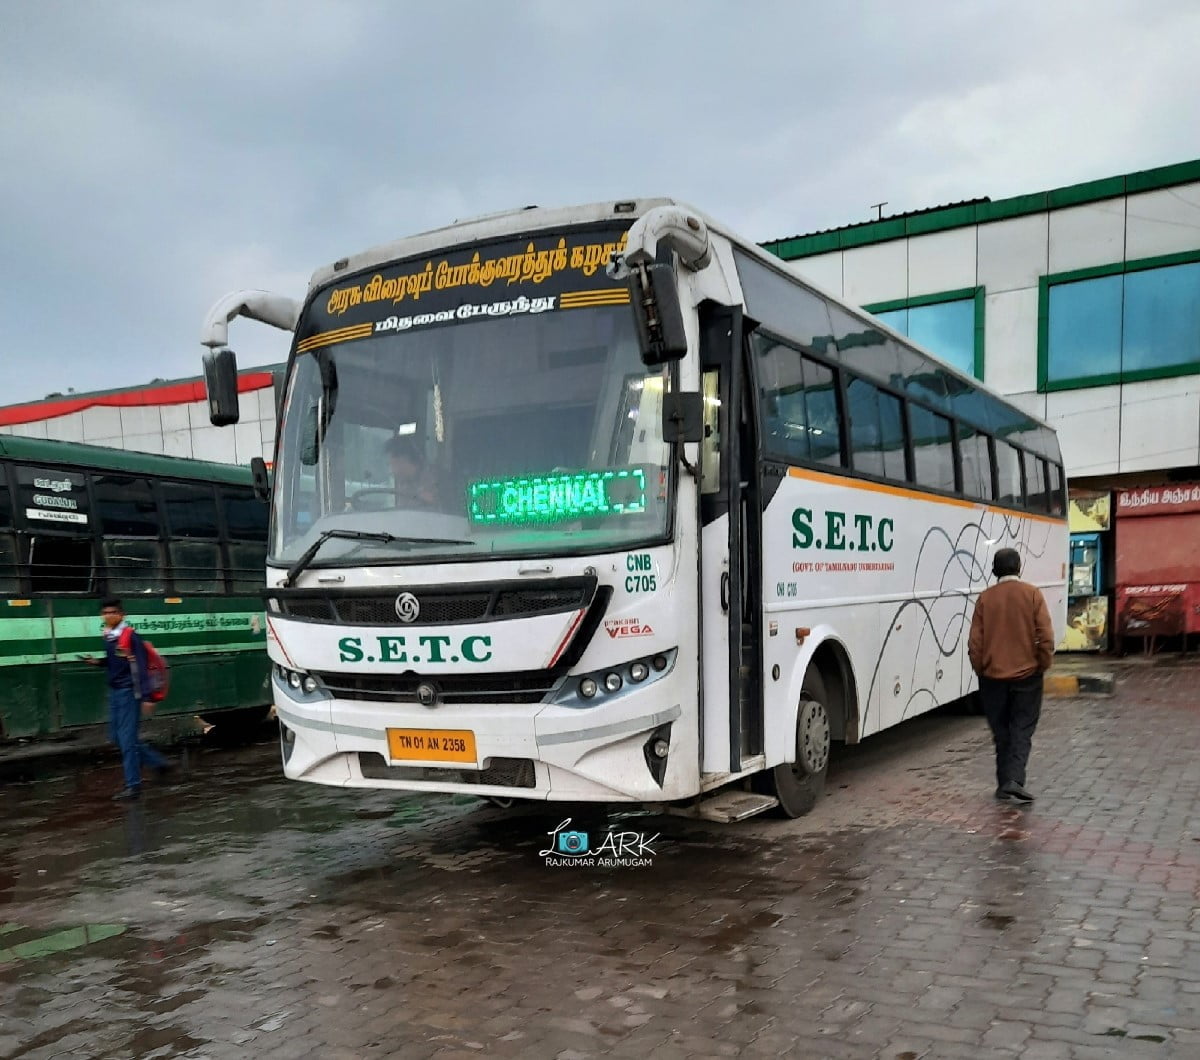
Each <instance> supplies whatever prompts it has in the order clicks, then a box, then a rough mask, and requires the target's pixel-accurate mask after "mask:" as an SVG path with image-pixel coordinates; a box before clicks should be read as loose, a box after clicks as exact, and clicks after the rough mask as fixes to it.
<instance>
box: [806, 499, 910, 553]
mask: <svg viewBox="0 0 1200 1060" xmlns="http://www.w3.org/2000/svg"><path fill="white" fill-rule="evenodd" d="M819 516H820V513H818V517H817V518H816V520H815V522H816V527H817V528H816V529H814V517H813V511H812V509H811V508H796V509H795V510H794V511H793V512H792V531H793V532H792V547H793V548H822V549H828V550H829V551H831V552H842V551H845V550H847V549H848V550H850V551H852V552H854V551H857V552H875V551H879V552H891V550H892V545H893V544H894V538H893V531H894V529H895V523H893V521H892V520H891V519H889V518H888V517H887V516H882V517H879V516H874V515H870V514H866V513H861V512H858V513H856V512H839V511H833V510H829V511H827V512H825V513H824V516H825V518H824V520H821V519H820V517H819ZM822 530H823V533H822V536H820V537H818V536H817V534H818V533H819V532H821V531H822Z"/></svg>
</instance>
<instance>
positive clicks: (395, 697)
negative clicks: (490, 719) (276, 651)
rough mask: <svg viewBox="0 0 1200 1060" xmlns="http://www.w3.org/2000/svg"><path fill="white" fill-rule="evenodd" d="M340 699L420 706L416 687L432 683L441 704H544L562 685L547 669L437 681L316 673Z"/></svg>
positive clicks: (446, 677)
mask: <svg viewBox="0 0 1200 1060" xmlns="http://www.w3.org/2000/svg"><path fill="white" fill-rule="evenodd" d="M313 676H314V677H316V678H317V679H318V680H319V681H320V682H321V683H322V684H323V685H324V686H325V687H326V688H327V689H328V690H329V691H330V692H331V693H333V695H334V696H336V697H337V698H338V699H356V700H364V701H367V702H375V703H419V702H420V700H419V699H418V698H417V686H418V685H421V684H432V685H433V686H434V687H436V688H437V690H438V701H439V702H441V703H541V702H542V701H543V700H544V699H546V697H547V696H549V695H550V694H551V693H552V692H555V691H557V689H558V686H559V684H561V682H562V680H563V679H562V678H561V677H555V676H554V675H553V674H551V673H550V672H549V671H546V670H526V671H520V672H516V673H505V674H446V675H444V676H438V677H436V678H429V677H422V676H421V675H419V674H415V673H413V672H411V671H410V672H409V673H404V674H358V673H331V672H329V671H318V672H315V673H314V674H313Z"/></svg>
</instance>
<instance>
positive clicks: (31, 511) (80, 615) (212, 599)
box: [0, 435, 271, 747]
mask: <svg viewBox="0 0 1200 1060" xmlns="http://www.w3.org/2000/svg"><path fill="white" fill-rule="evenodd" d="M266 543H267V506H266V504H265V503H264V502H263V500H261V499H260V498H259V497H258V496H256V494H255V491H254V488H253V485H252V482H251V473H250V470H249V469H248V468H241V467H235V466H231V465H228V464H215V463H208V462H205V461H200V460H186V459H182V458H177V457H168V456H155V455H151V454H146V453H130V452H124V451H122V450H118V449H105V448H100V447H99V446H93V445H81V444H76V443H74V442H57V441H46V440H43V439H34V438H23V437H13V436H9V435H0V682H2V686H0V687H2V688H3V692H2V693H0V747H2V746H3V745H4V744H6V743H9V742H11V741H14V740H19V739H23V738H35V739H36V738H39V737H48V736H57V735H61V734H65V733H69V732H70V731H72V730H76V729H81V728H83V727H85V726H91V725H97V724H100V723H103V722H105V721H106V720H107V699H106V691H107V690H106V687H105V683H104V679H103V676H102V673H101V672H98V671H97V670H95V669H94V668H92V667H89V666H87V665H86V664H85V663H84V662H83V661H82V660H81V656H83V655H99V654H102V652H103V644H102V641H101V635H100V618H99V611H100V601H101V600H102V599H103V598H104V597H106V596H119V597H121V598H122V600H123V601H124V604H125V610H126V613H127V615H128V617H129V621H130V623H131V624H132V625H133V626H134V628H136V629H137V630H138V631H139V632H140V633H141V634H142V635H143V636H145V637H146V638H147V639H148V640H150V641H151V642H153V644H154V646H155V647H156V648H157V649H158V651H159V652H160V653H161V654H162V655H163V656H164V657H165V658H166V659H167V662H168V663H169V665H170V669H171V686H170V694H169V695H168V696H167V698H166V700H165V701H164V702H163V703H161V704H160V705H159V708H158V711H157V712H156V714H157V715H158V716H172V715H175V716H191V715H200V716H201V717H202V718H204V720H205V721H207V722H210V723H212V724H216V725H218V726H219V728H220V729H222V730H225V729H226V728H228V729H233V728H245V727H247V726H250V725H257V724H261V723H262V722H263V721H264V720H265V719H266V717H267V715H268V713H269V711H270V709H271V693H270V662H269V660H268V658H267V653H266V624H265V620H264V614H263V602H262V595H261V593H262V588H263V571H264V569H265V557H266ZM179 720H182V717H181V718H180V719H179Z"/></svg>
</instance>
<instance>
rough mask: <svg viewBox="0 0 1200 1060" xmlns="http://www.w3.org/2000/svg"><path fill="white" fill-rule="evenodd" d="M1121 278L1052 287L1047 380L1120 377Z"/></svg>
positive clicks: (1101, 278) (1047, 350)
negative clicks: (1117, 375) (1118, 374)
mask: <svg viewBox="0 0 1200 1060" xmlns="http://www.w3.org/2000/svg"><path fill="white" fill-rule="evenodd" d="M1121 279H1122V277H1120V276H1102V277H1100V278H1098V279H1095V280H1079V281H1077V282H1076V283H1060V284H1056V285H1055V286H1053V287H1051V288H1050V305H1049V322H1048V328H1047V333H1046V342H1047V345H1046V376H1047V379H1048V380H1049V381H1050V382H1057V381H1061V380H1076V379H1087V378H1088V377H1089V376H1115V375H1116V374H1117V373H1118V372H1119V371H1120V368H1121Z"/></svg>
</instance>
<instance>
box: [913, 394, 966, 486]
mask: <svg viewBox="0 0 1200 1060" xmlns="http://www.w3.org/2000/svg"><path fill="white" fill-rule="evenodd" d="M908 416H909V425H910V427H911V430H912V446H913V474H914V477H915V479H916V481H917V483H918V484H919V485H922V486H928V487H929V488H930V489H939V490H948V491H953V490H955V489H956V488H957V486H956V485H955V481H954V436H953V428H952V426H951V423H950V421H949V420H948V419H947V418H946V417H945V416H939V415H938V414H937V413H936V412H931V411H930V410H929V409H927V408H923V407H922V406H920V405H909V407H908Z"/></svg>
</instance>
